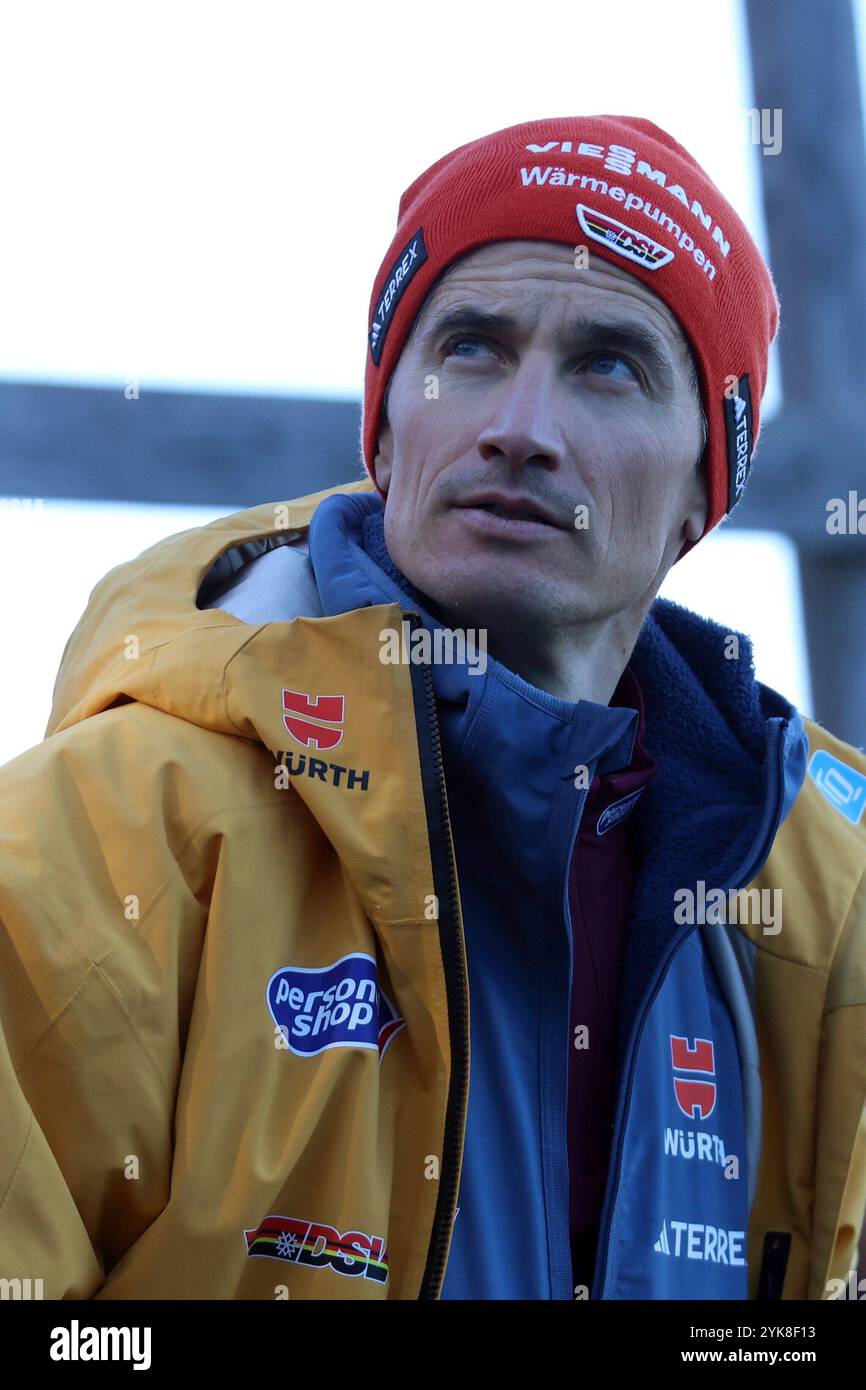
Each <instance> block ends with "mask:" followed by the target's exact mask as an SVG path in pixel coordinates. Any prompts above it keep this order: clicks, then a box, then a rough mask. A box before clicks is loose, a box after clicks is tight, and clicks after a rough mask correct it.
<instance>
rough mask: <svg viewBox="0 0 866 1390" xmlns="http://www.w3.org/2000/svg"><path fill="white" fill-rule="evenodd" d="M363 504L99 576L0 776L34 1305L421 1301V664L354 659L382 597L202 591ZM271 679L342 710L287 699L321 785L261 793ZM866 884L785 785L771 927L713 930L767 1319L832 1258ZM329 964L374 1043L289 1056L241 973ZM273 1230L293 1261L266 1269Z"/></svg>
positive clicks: (446, 1114) (862, 975)
mask: <svg viewBox="0 0 866 1390" xmlns="http://www.w3.org/2000/svg"><path fill="white" fill-rule="evenodd" d="M369 490H370V485H369V483H367V482H366V481H364V482H360V483H357V484H350V485H348V486H346V487H343V488H340V489H332V490H329V492H326V493H318V494H314V495H312V496H309V497H304V498H301V499H299V500H296V501H293V502H291V503H287V504H285V509H284V514H283V515H280V516H278V517H277V518H276V519H275V515H276V513H277V512H278V511H279V508H275V507H273V506H271V505H265V506H261V507H257V508H253V509H251V510H248V511H244V512H240V513H238V514H236V515H234V516H229V517H224V518H221V519H220V520H218V521H216V522H214V523H212V524H211V525H209V526H205V527H202V528H199V529H196V530H192V531H189V532H185V533H183V534H181V535H179V536H172V537H169V538H168V539H167V540H165V541H163V542H161V543H159V544H158V545H156V546H154V547H152V548H151V549H149V550H147V551H145V552H144V553H143V554H142V555H140V556H139V557H138V558H137V559H135V560H133V561H131V562H130V563H128V564H125V565H122V566H120V567H119V568H118V569H116V570H114V571H112V572H111V573H110V574H108V575H107V576H106V577H105V578H104V579H103V580H102V581H101V582H100V583H99V584H98V585H97V586H96V588H95V590H94V592H93V594H92V596H91V599H90V602H89V605H88V608H87V610H86V612H85V614H84V616H83V618H82V619H81V621H80V623H79V625H78V626H77V628H76V629H75V631H74V633H73V634H72V636H71V638H70V640H69V642H68V643H67V647H66V650H65V652H64V656H63V662H62V666H61V670H60V673H59V676H58V680H57V685H56V689H55V698H54V707H53V710H52V714H51V718H50V721H49V725H48V730H47V735H48V736H47V737H46V739H45V740H44V741H43V742H42V743H41V744H39V745H38V746H37V747H35V748H33V749H31V750H29V751H28V752H26V753H24V754H22V755H21V756H20V757H18V758H16V759H14V760H13V761H12V762H11V763H9V764H7V765H6V766H5V767H4V768H3V769H2V770H0V1098H2V1113H3V1125H2V1127H0V1278H7V1279H10V1280H15V1279H21V1280H24V1279H27V1278H30V1279H40V1278H41V1279H42V1280H43V1282H44V1296H45V1297H46V1298H51V1299H61V1298H91V1297H98V1298H116V1299H125V1298H136V1299H154V1298H171V1299H186V1298H206V1299H234V1298H238V1299H273V1298H275V1297H282V1296H287V1295H289V1296H291V1298H293V1299H319V1298H328V1299H343V1298H362V1299H363V1298H370V1299H381V1298H397V1299H416V1298H419V1297H426V1298H430V1297H433V1298H435V1297H437V1296H438V1295H439V1293H440V1290H441V1287H442V1281H443V1276H444V1271H445V1266H446V1261H447V1259H448V1253H449V1245H450V1241H451V1238H452V1232H453V1225H454V1218H455V1211H456V1207H457V1202H458V1197H457V1193H458V1186H459V1179H460V1164H461V1159H462V1149H463V1142H464V1132H465V1120H466V1107H467V1096H468V1085H469V993H468V978H467V972H466V957H465V942H464V939H463V922H462V918H461V908H460V897H459V888H458V885H457V882H456V873H453V872H452V873H451V877H450V879H449V873H448V869H449V866H450V869H451V870H453V860H452V859H451V855H450V851H451V845H450V831H449V827H448V821H447V815H446V812H445V808H446V804H447V803H446V798H445V788H444V779H443V778H442V776H441V766H440V761H439V759H438V757H437V749H436V742H435V721H432V720H431V721H427V720H426V717H425V719H421V717H420V715H419V709H420V708H421V706H422V705H423V700H424V693H425V686H424V685H423V682H422V674H423V673H419V672H418V671H417V670H413V669H410V668H409V667H407V666H406V665H396V664H390V665H389V664H383V663H382V662H380V661H378V660H371V659H370V652H371V651H375V650H376V649H377V648H378V646H379V633H380V631H381V630H382V629H383V628H397V629H399V627H400V623H401V620H402V619H403V617H404V612H403V611H402V610H401V608H400V606H399V605H398V604H397V603H396V602H395V603H391V604H389V603H385V604H383V605H381V606H378V607H365V608H359V609H357V610H355V611H352V612H349V613H344V614H340V615H337V616H321V615H320V614H317V613H316V608H315V592H314V589H311V588H310V587H309V575H308V574H306V575H304V574H302V571H301V569H300V568H299V569H298V570H297V576H298V584H297V591H296V592H295V591H294V590H292V591H291V592H289V594H288V599H287V606H286V608H285V611H284V614H283V616H281V617H278V618H277V619H276V620H268V621H263V622H245V621H241V620H240V619H238V618H237V617H235V616H233V615H232V614H231V613H229V612H227V611H224V610H223V609H220V608H219V607H212V608H205V607H198V606H197V596H198V598H199V601H201V591H202V585H203V584H204V583H205V581H206V579H207V578H208V576H210V575H211V574H212V573H213V567H214V565H215V563H216V562H217V561H218V560H220V559H222V560H223V562H224V564H225V561H226V557H229V559H228V571H227V572H230V571H231V570H232V569H236V568H237V567H238V565H239V564H241V563H242V562H244V561H248V560H250V559H251V558H253V557H254V556H255V555H257V554H259V555H260V554H264V553H266V552H267V550H268V547H272V546H286V550H287V551H288V550H292V549H293V548H294V543H295V542H302V541H303V539H304V537H305V535H306V533H307V530H308V527H309V524H310V521H311V518H312V516H313V514H314V512H315V510H316V508H317V506H318V505H319V503H320V502H321V501H322V499H323V498H325V497H327V496H330V495H332V494H333V493H340V494H351V493H355V492H360V493H363V492H367V491H369ZM287 543H288V544H287ZM239 547H245V548H244V549H239ZM232 552H234V557H232ZM305 584H306V586H307V587H306V589H305V588H304V585H305ZM293 604H296V608H295V609H293V608H292V605H293ZM310 614H313V616H310ZM287 689H288V690H289V691H290V692H310V693H311V698H312V693H313V692H315V693H317V694H320V695H322V696H331V695H332V694H333V693H334V692H344V693H345V694H346V706H345V711H346V717H345V719H344V720H342V719H341V718H340V716H339V714H337V715H336V717H335V711H334V709H332V708H329V707H328V706H327V705H324V706H320V708H319V711H317V710H316V709H315V706H314V704H311V705H310V706H309V707H308V710H307V712H308V713H309V714H310V717H311V719H312V720H313V722H314V723H318V724H319V725H320V726H321V727H322V728H323V729H324V730H325V731H326V735H327V731H328V730H329V729H330V730H331V731H332V733H333V736H334V737H336V732H337V731H339V735H340V741H339V754H340V765H341V767H342V768H344V769H347V770H352V771H353V772H354V774H355V776H354V782H353V785H351V786H346V785H345V784H344V786H343V787H342V788H341V789H340V790H341V791H345V793H346V794H345V795H340V796H337V795H335V794H334V786H333V783H332V782H328V781H326V780H324V779H320V778H318V777H316V776H304V777H295V778H292V779H290V780H289V784H288V785H287V783H286V778H285V776H281V770H282V769H281V762H282V761H284V758H283V756H282V755H283V753H284V750H285V749H286V748H287V745H288V744H289V742H290V736H289V735H290V731H291V721H292V719H293V718H296V717H298V714H299V711H298V707H297V705H295V706H294V709H293V707H292V704H291V700H290V701H289V703H288V704H287V703H286V702H285V695H284V697H283V699H282V700H281V698H280V692H285V691H286V690H287ZM427 694H428V695H429V690H427ZM350 703H351V717H350ZM430 707H432V701H431V702H430ZM322 709H324V710H325V714H324V716H323V715H322V713H321V711H322ZM300 713H301V715H303V711H301V712H300ZM356 715H357V717H355V716H356ZM287 719H288V720H289V723H288V724H287V723H286V720H287ZM805 728H806V732H807V734H808V739H809V745H810V752H811V753H812V754H814V752H815V751H816V750H826V751H827V752H828V753H829V754H830V755H831V756H832V757H834V758H836V759H840V760H842V762H844V763H845V764H846V765H848V766H849V767H850V768H851V769H852V770H854V774H855V776H856V775H859V776H863V775H866V758H864V755H863V754H862V752H860V751H858V750H856V749H852V748H851V747H850V746H848V745H846V744H844V743H842V742H841V741H840V740H837V739H835V738H834V737H833V736H832V735H831V734H829V733H828V732H827V731H826V730H824V729H823V728H821V727H820V726H819V725H817V724H815V723H813V722H811V721H805ZM215 735H220V737H215ZM313 747H314V748H315V745H313ZM364 774H366V775H367V776H366V786H367V787H368V788H369V787H373V786H375V789H376V794H375V795H371V794H365V783H364ZM425 778H426V779H427V785H426V787H425ZM347 780H348V778H347ZM442 865H444V866H445V868H444V869H442V868H440V866H442ZM864 869H866V826H864V823H863V821H862V820H860V821H858V822H856V823H854V822H852V821H849V820H847V819H845V817H844V816H842V815H840V814H839V813H838V810H837V808H835V807H834V806H833V805H832V804H830V802H829V801H828V800H827V797H826V795H822V792H821V790H820V788H819V786H818V785H817V784H816V783H815V781H813V780H812V779H810V778H806V779H805V780H804V782H803V785H802V789H801V791H800V793H799V795H798V796H797V799H796V802H795V804H794V807H793V809H792V810H791V812H790V813H789V814H788V815H787V817H786V819H785V820H784V822H783V823H782V824H781V826H780V827H779V829H778V833H777V834H776V836H775V840H774V843H773V846H772V849H771V852H770V854H769V857H768V858H767V859H766V862H765V863H764V864H763V866H762V868H761V869H760V872H759V873H758V875H757V876H756V878H755V880H754V885H753V886H758V887H761V886H769V887H771V888H772V887H775V886H777V885H779V884H784V887H785V893H786V897H787V898H788V900H789V901H790V902H791V904H792V911H791V913H790V915H789V918H788V920H787V922H786V928H785V931H784V932H782V933H780V935H779V936H778V937H772V936H771V937H763V936H762V935H761V933H760V928H758V927H750V926H742V927H740V928H738V929H737V931H738V932H739V933H740V935H741V936H742V938H743V939H744V940H746V941H748V942H749V943H750V945H751V947H753V948H755V949H754V950H753V952H752V958H753V961H754V991H755V993H754V1009H755V1027H756V1037H757V1043H758V1048H759V1054H758V1064H757V1069H759V1070H760V1079H761V1083H762V1085H761V1089H760V1094H761V1106H762V1114H761V1131H760V1132H761V1141H760V1147H759V1153H760V1162H759V1166H758V1167H757V1169H756V1173H755V1183H754V1195H753V1201H752V1204H751V1208H750V1219H749V1227H748V1248H749V1281H750V1282H749V1296H750V1297H752V1298H754V1297H756V1296H757V1293H758V1279H759V1272H760V1268H761V1265H762V1262H763V1258H764V1246H765V1238H766V1237H767V1235H768V1233H779V1232H781V1233H785V1234H787V1235H789V1236H790V1239H791V1245H790V1256H789V1259H788V1261H787V1266H786V1270H787V1272H786V1274H785V1287H784V1297H786V1298H803V1297H806V1298H812V1299H817V1298H822V1297H826V1296H827V1283H828V1280H830V1279H832V1278H834V1277H836V1278H842V1279H845V1278H846V1277H847V1275H848V1271H849V1269H851V1268H852V1267H853V1266H854V1265H855V1264H856V1240H857V1236H858V1233H859V1229H860V1225H861V1223H862V1219H863V1210H864V1204H866V1128H864V1101H866V894H864V878H863V875H864ZM795 902H796V904H797V907H796V911H794V910H793V905H794V903H795ZM431 904H435V907H434V908H433V909H432V910H431ZM437 914H438V915H437ZM719 949H720V950H723V949H724V948H722V947H720V948H719ZM347 957H357V958H359V959H360V958H363V959H364V960H373V961H374V962H375V963H376V970H377V975H376V983H375V988H376V989H377V990H379V991H380V992H381V996H382V999H383V1000H384V1001H385V1002H384V1003H383V1004H382V1006H381V1007H382V1008H383V1009H384V1008H390V1009H392V1011H393V1018H394V1022H393V1024H392V1028H391V1034H390V1036H389V1039H388V1041H387V1046H386V1049H385V1050H384V1052H383V1051H381V1043H380V1049H379V1050H377V1048H376V1047H375V1046H366V1047H347V1046H332V1047H329V1048H326V1049H325V1050H323V1051H321V1052H320V1053H318V1054H315V1055H312V1054H307V1055H301V1054H298V1055H296V1053H295V1052H294V1051H293V1050H292V1048H291V1047H290V1046H288V1045H287V1039H286V1035H285V1030H284V1029H281V1027H280V1026H279V1025H275V1022H274V1016H273V1015H272V1014H271V1013H269V1012H268V1010H267V1009H266V1008H265V1006H264V990H265V987H266V984H267V982H268V981H271V980H274V979H275V978H277V977H278V976H279V972H280V971H281V970H282V969H283V968H285V967H287V966H288V965H292V966H293V967H296V968H297V969H299V970H303V969H310V970H311V971H319V972H320V971H321V967H322V966H323V965H324V964H325V963H331V962H338V961H342V960H343V959H344V958H347ZM721 968H722V967H721V966H719V969H721ZM295 984H296V982H295ZM289 987H290V982H288V981H287V983H286V986H285V991H284V992H285V993H286V994H287V993H288V989H289ZM291 987H295V985H292V986H291ZM347 988H348V986H347ZM370 988H371V990H372V989H373V986H371V987H370ZM338 994H339V991H338ZM274 997H275V996H274ZM340 997H342V996H340ZM355 997H356V998H357V999H358V1000H359V1001H361V1002H363V991H362V990H360V989H359V990H357V991H356V995H355ZM368 997H372V995H370V996H368ZM298 998H300V996H298ZM380 1016H381V1015H380ZM389 1017H390V1015H389ZM395 1030H396V1031H395ZM274 1217H279V1218H281V1219H282V1223H283V1224H282V1225H280V1223H279V1222H277V1223H276V1224H274V1223H273V1222H271V1225H270V1226H269V1225H268V1222H269V1221H270V1220H271V1218H274ZM292 1223H294V1225H293V1224H292ZM278 1241H283V1242H285V1241H289V1243H290V1246H286V1245H285V1244H284V1245H283V1247H282V1248H284V1249H287V1248H290V1247H291V1248H292V1249H294V1248H295V1247H294V1245H293V1244H292V1242H299V1244H300V1247H301V1248H302V1249H303V1250H304V1251H305V1252H306V1253H305V1255H304V1259H303V1260H301V1261H299V1260H297V1259H295V1258H291V1259H283V1260H281V1261H277V1260H275V1259H274V1258H269V1257H268V1254H267V1252H268V1242H271V1244H272V1245H273V1246H274V1247H275V1246H276V1243H277V1242H278ZM257 1243H258V1245H257V1248H255V1249H253V1247H254V1246H256V1244H257ZM261 1254H264V1257H263V1258H255V1257H252V1256H253V1255H261ZM648 1258H649V1257H648ZM341 1262H342V1263H341ZM346 1275H349V1276H351V1277H345V1276H346ZM606 1296H610V1295H609V1294H608V1295H606Z"/></svg>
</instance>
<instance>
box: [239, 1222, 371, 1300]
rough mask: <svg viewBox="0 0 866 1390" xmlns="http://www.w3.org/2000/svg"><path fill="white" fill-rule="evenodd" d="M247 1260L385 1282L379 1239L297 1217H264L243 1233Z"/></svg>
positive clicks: (363, 1233) (359, 1232)
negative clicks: (280, 1262)
mask: <svg viewBox="0 0 866 1390" xmlns="http://www.w3.org/2000/svg"><path fill="white" fill-rule="evenodd" d="M244 1240H245V1241H246V1246H247V1258H249V1257H250V1256H253V1257H255V1258H258V1259H266V1260H289V1261H291V1263H292V1264H296V1265H306V1266H307V1268H308V1269H332V1270H333V1271H334V1273H335V1274H343V1275H345V1276H346V1277H347V1278H359V1277H360V1278H363V1279H375V1280H376V1281H377V1283H380V1284H384V1283H386V1282H387V1279H388V1255H387V1252H386V1249H385V1241H384V1239H383V1237H382V1236H368V1235H366V1234H365V1232H364V1231H346V1232H345V1234H343V1235H341V1234H340V1232H339V1231H338V1230H337V1228H336V1227H335V1226H328V1225H325V1224H324V1223H323V1222H321V1221H304V1220H303V1219H302V1218H299V1217H296V1216H266V1217H265V1219H264V1221H262V1222H261V1223H260V1225H258V1226H256V1228H255V1229H254V1230H252V1231H244Z"/></svg>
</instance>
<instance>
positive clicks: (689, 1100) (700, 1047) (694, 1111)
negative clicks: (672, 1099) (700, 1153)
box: [670, 1033, 716, 1120]
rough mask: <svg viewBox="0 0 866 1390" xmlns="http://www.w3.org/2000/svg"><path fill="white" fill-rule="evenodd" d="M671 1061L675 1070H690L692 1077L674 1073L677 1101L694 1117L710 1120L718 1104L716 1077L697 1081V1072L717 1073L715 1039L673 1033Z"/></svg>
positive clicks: (694, 1118)
mask: <svg viewBox="0 0 866 1390" xmlns="http://www.w3.org/2000/svg"><path fill="white" fill-rule="evenodd" d="M670 1038H671V1065H672V1067H673V1069H674V1072H678V1071H685V1072H690V1073H691V1075H690V1076H688V1077H683V1076H676V1075H675V1076H674V1094H675V1096H676V1098H677V1105H678V1106H679V1107H680V1110H682V1112H683V1114H684V1115H688V1117H689V1119H690V1120H707V1119H709V1117H710V1115H712V1113H713V1111H714V1110H715V1108H716V1083H715V1081H706V1080H701V1081H696V1080H695V1079H694V1074H695V1072H699V1073H703V1075H704V1076H715V1074H716V1063H715V1057H714V1049H713V1044H712V1039H710V1038H695V1039H694V1042H693V1043H691V1042H689V1039H688V1038H680V1037H677V1036H676V1035H675V1034H674V1033H671V1035H670Z"/></svg>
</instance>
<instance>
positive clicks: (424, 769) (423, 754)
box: [403, 609, 469, 1299]
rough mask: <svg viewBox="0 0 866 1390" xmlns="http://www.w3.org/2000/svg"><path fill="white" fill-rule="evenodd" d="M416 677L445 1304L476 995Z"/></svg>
mask: <svg viewBox="0 0 866 1390" xmlns="http://www.w3.org/2000/svg"><path fill="white" fill-rule="evenodd" d="M403 615H404V617H406V618H408V619H409V621H410V623H411V628H412V631H413V632H414V631H415V630H416V628H420V627H421V626H422V622H421V617H420V614H418V613H413V612H410V611H408V610H406V609H404V610H403ZM409 670H410V674H411V680H412V698H413V703H414V708H415V724H416V728H417V732H418V746H419V751H420V760H421V786H422V790H423V794H424V803H425V809H426V812H427V829H428V839H429V842H430V860H431V864H432V867H433V887H434V889H435V892H436V899H437V902H438V906H439V941H440V946H441V950H442V965H443V971H444V975H445V993H446V998H447V1001H448V1031H449V1036H450V1040H451V1077H450V1082H449V1086H448V1100H447V1104H446V1109H445V1135H444V1139H443V1145H442V1167H441V1170H440V1173H439V1196H438V1198H437V1201H436V1213H435V1216H434V1218H433V1230H432V1232H431V1236H430V1245H429V1247H428V1251H427V1264H426V1267H425V1270H424V1275H423V1278H422V1280H421V1289H420V1292H419V1294H418V1297H419V1299H438V1298H439V1296H440V1294H441V1292H442V1285H443V1283H444V1280H445V1266H446V1263H447V1259H448V1247H449V1244H450V1240H451V1232H452V1229H453V1226H454V1217H455V1213H456V1210H457V1195H458V1191H459V1187H460V1169H461V1152H462V1146H463V1136H464V1132H465V1126H466V1110H467V1103H468V1098H469V994H468V989H467V970H466V950H465V944H464V941H463V926H462V922H461V916H460V901H459V895H458V889H457V865H456V862H455V859H454V846H453V842H452V837H451V821H450V818H449V815H448V798H447V794H446V789H445V769H444V765H443V761H442V740H441V737H440V733H439V719H438V716H437V713H436V697H435V693H434V690H433V677H432V675H431V674H430V668H429V666H428V665H427V663H426V662H421V663H420V664H416V663H415V662H410V663H409ZM431 769H432V771H433V773H434V774H435V779H436V781H435V786H433V785H430V783H431V778H430V776H429V773H430V770H431Z"/></svg>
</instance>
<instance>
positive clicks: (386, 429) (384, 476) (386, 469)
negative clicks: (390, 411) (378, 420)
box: [373, 421, 394, 493]
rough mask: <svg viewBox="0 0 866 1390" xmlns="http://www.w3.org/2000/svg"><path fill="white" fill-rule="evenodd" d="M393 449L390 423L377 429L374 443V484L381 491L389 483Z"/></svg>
mask: <svg viewBox="0 0 866 1390" xmlns="http://www.w3.org/2000/svg"><path fill="white" fill-rule="evenodd" d="M393 451H394V434H393V431H392V429H391V423H390V421H389V422H388V424H387V425H385V426H383V428H382V429H381V430H380V431H379V439H378V441H377V444H376V457H375V459H374V461H373V464H374V468H375V470H376V485H377V487H378V488H379V490H380V491H381V492H385V493H386V492H387V491H388V488H389V487H390V485H391V463H392V460H393Z"/></svg>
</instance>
